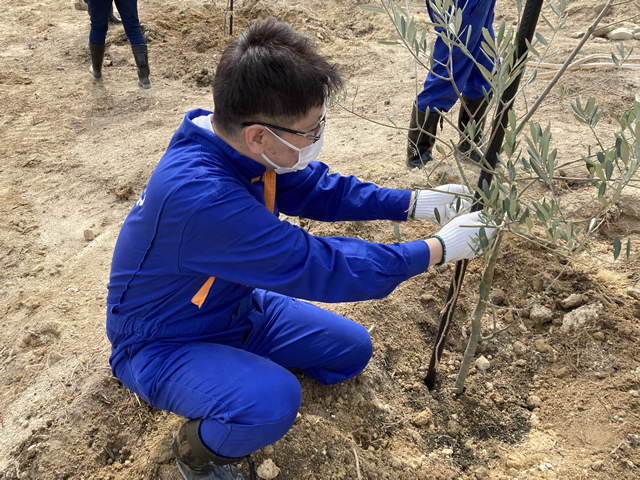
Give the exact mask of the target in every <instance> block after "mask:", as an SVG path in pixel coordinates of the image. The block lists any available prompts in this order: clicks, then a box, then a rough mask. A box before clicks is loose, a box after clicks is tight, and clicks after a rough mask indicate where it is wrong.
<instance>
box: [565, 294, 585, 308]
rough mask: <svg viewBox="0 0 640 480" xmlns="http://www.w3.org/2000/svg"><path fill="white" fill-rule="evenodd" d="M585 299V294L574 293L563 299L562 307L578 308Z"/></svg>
mask: <svg viewBox="0 0 640 480" xmlns="http://www.w3.org/2000/svg"><path fill="white" fill-rule="evenodd" d="M583 301H584V299H583V296H582V295H581V294H579V293H572V294H571V295H569V296H568V297H567V298H565V299H564V300H562V302H560V303H561V305H562V308H567V309H569V308H576V307H579V306H580V305H582V302H583Z"/></svg>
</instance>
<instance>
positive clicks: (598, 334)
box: [593, 332, 604, 342]
mask: <svg viewBox="0 0 640 480" xmlns="http://www.w3.org/2000/svg"><path fill="white" fill-rule="evenodd" d="M593 338H594V339H596V340H597V341H599V342H604V333H602V332H596V333H594V334H593Z"/></svg>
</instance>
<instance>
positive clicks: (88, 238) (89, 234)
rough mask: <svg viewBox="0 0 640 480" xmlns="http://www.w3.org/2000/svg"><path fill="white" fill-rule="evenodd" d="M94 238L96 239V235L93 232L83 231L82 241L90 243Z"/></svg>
mask: <svg viewBox="0 0 640 480" xmlns="http://www.w3.org/2000/svg"><path fill="white" fill-rule="evenodd" d="M94 238H96V234H95V233H93V230H85V231H84V239H85V240H86V241H87V242H90V241H91V240H93V239H94Z"/></svg>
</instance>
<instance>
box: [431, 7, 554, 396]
mask: <svg viewBox="0 0 640 480" xmlns="http://www.w3.org/2000/svg"><path fill="white" fill-rule="evenodd" d="M542 2H543V0H527V2H526V4H525V7H524V11H523V12H522V19H521V21H520V27H519V28H518V35H517V41H518V44H517V46H516V49H515V51H514V58H513V62H512V68H513V69H516V68H518V66H519V65H521V64H522V62H524V61H525V60H526V58H527V53H528V48H527V43H529V44H530V43H531V41H532V39H533V34H534V32H535V30H536V24H537V23H538V17H539V16H540V10H541V9H542ZM523 71H524V70H521V72H520V74H519V75H518V77H517V78H516V79H515V80H514V81H513V82H512V83H511V85H509V86H508V87H507V88H506V89H505V91H504V93H503V94H502V98H501V99H500V104H499V106H498V112H497V113H496V116H495V117H494V119H493V123H492V125H491V137H490V138H492V140H491V143H490V144H489V148H488V150H487V153H486V155H485V160H484V162H485V164H484V166H483V167H484V168H483V169H482V171H481V173H480V177H479V178H478V188H479V189H482V186H483V184H484V182H485V181H486V182H487V185H490V184H491V180H492V179H493V170H494V169H495V167H496V163H497V161H498V152H499V151H500V149H501V148H502V142H503V141H504V131H505V128H506V126H507V122H508V118H509V116H508V113H509V110H511V108H512V106H513V99H514V97H515V94H516V92H517V91H518V87H519V85H520V80H521V79H522V72H523ZM475 199H476V201H475V203H474V204H473V206H472V207H471V211H472V212H475V211H477V210H480V209H482V202H481V199H480V194H479V193H478V192H476V194H475ZM468 263H469V261H468V260H459V261H458V262H456V269H455V272H454V274H453V279H452V280H451V285H450V286H449V292H448V294H447V301H446V303H445V307H444V311H443V314H442V317H441V318H440V326H439V327H438V333H437V335H436V338H435V343H434V346H433V352H432V353H431V360H430V361H429V370H428V371H427V376H426V377H425V379H424V383H425V384H426V385H427V388H429V390H432V389H433V387H434V385H435V381H436V371H437V369H438V365H439V364H440V356H441V355H442V349H443V348H444V342H445V340H446V338H447V333H448V331H449V327H450V325H451V319H452V317H453V312H454V310H455V308H456V303H457V301H458V294H459V292H460V289H461V288H462V281H463V279H464V273H465V271H466V270H467V264H468Z"/></svg>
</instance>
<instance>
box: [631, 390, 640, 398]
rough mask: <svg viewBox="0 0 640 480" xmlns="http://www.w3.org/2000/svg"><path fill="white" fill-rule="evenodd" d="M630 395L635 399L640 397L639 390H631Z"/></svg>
mask: <svg viewBox="0 0 640 480" xmlns="http://www.w3.org/2000/svg"><path fill="white" fill-rule="evenodd" d="M629 395H631V396H632V397H633V398H638V397H640V393H638V390H629Z"/></svg>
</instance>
